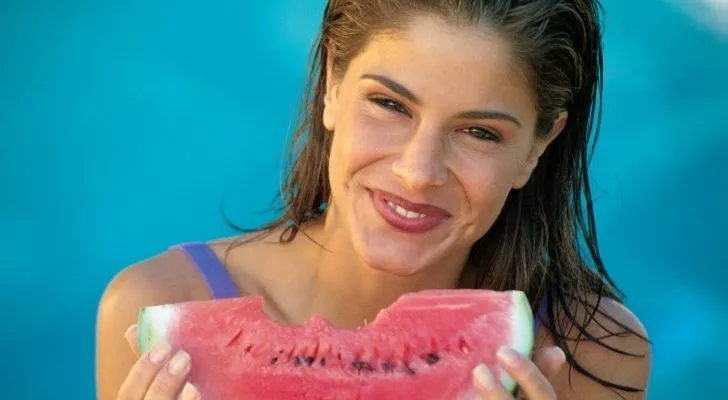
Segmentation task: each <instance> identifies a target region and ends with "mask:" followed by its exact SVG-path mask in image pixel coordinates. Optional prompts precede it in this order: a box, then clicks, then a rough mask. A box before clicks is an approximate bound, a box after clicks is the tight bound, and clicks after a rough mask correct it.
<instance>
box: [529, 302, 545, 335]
mask: <svg viewBox="0 0 728 400" xmlns="http://www.w3.org/2000/svg"><path fill="white" fill-rule="evenodd" d="M547 311H548V301H547V297H546V296H544V298H543V299H542V300H541V303H540V304H539V306H538V309H537V310H536V314H535V315H534V316H533V317H534V318H533V334H534V335H535V334H536V333H537V332H538V328H540V327H541V324H542V323H543V319H544V317H545V316H546V312H547Z"/></svg>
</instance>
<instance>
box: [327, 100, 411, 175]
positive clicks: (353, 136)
mask: <svg viewBox="0 0 728 400" xmlns="http://www.w3.org/2000/svg"><path fill="white" fill-rule="evenodd" d="M407 129H408V128H407V127H406V126H404V124H401V123H396V122H394V123H393V122H392V121H386V120H382V119H380V118H375V117H373V116H372V115H369V114H368V113H367V112H366V111H363V110H357V109H354V110H352V111H350V112H348V113H347V114H344V115H342V119H341V123H340V124H338V125H337V129H336V133H335V134H334V143H333V147H332V154H331V168H332V169H341V170H342V171H341V173H342V174H343V175H346V176H342V178H344V179H346V178H347V177H348V176H351V175H353V174H355V173H356V172H358V171H359V170H361V169H363V168H365V167H367V166H369V165H371V164H374V163H376V162H377V161H379V160H381V159H383V158H386V157H388V156H389V155H391V154H393V152H394V150H393V149H396V148H397V143H399V141H400V140H401V138H402V137H405V135H406V132H407Z"/></svg>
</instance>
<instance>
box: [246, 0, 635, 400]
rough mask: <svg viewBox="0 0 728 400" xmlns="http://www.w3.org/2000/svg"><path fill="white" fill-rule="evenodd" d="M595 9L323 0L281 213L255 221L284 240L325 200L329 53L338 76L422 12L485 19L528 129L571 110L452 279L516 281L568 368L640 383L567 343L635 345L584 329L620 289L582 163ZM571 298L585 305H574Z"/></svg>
mask: <svg viewBox="0 0 728 400" xmlns="http://www.w3.org/2000/svg"><path fill="white" fill-rule="evenodd" d="M600 14H601V5H600V4H599V2H598V0H329V2H328V4H327V5H326V8H325V11H324V16H323V22H322V25H321V29H320V32H319V35H318V37H317V39H316V42H315V44H314V48H313V53H312V66H311V70H310V76H309V80H308V82H307V86H306V90H305V93H304V99H303V102H302V108H301V113H300V115H299V121H298V126H297V129H296V130H295V132H294V134H293V137H292V141H291V143H290V145H291V148H290V150H291V152H290V159H289V162H290V164H289V165H288V169H287V171H288V175H287V176H286V180H285V182H284V185H283V187H282V192H281V194H280V195H281V197H280V202H281V207H280V210H279V211H280V216H279V217H278V218H276V219H275V220H274V221H272V222H270V223H269V224H266V225H264V226H263V227H261V228H260V229H259V230H258V231H259V232H262V231H270V230H274V229H278V228H283V233H282V234H281V236H280V241H281V242H284V243H285V242H290V241H292V240H293V239H294V238H295V237H296V235H297V234H298V233H299V232H303V231H301V226H302V225H303V224H304V223H306V222H308V221H312V220H315V219H317V218H319V217H321V216H323V215H324V214H325V212H326V204H327V202H328V201H329V200H330V199H329V197H330V196H331V188H330V184H329V168H328V162H329V154H330V149H331V140H332V135H330V134H329V133H328V132H327V131H326V128H325V127H324V125H323V121H322V114H323V107H324V95H325V92H326V77H327V73H326V72H327V63H328V62H331V63H332V65H333V72H334V74H335V75H337V76H339V77H340V76H342V75H343V74H344V73H345V71H346V70H347V67H348V66H349V64H350V62H351V61H352V59H353V58H354V57H355V56H356V55H357V54H358V53H359V52H361V51H362V50H363V49H364V48H365V47H366V46H367V44H368V43H370V41H371V40H372V39H373V38H374V37H375V36H376V35H378V34H384V33H388V32H390V33H396V32H398V31H404V30H406V29H407V25H408V24H409V23H411V21H412V19H413V18H414V17H417V16H421V15H427V16H432V17H435V18H440V19H442V20H444V21H447V22H449V23H452V24H455V25H458V26H474V27H482V29H484V30H487V31H488V32H494V33H496V34H498V35H499V36H500V37H502V38H504V39H505V40H506V41H507V42H508V43H509V45H510V46H511V49H512V51H513V55H514V59H515V60H516V63H517V65H518V67H519V69H520V71H521V72H522V73H523V75H524V77H525V78H526V79H527V82H528V83H529V84H530V88H531V90H532V94H533V96H534V99H535V100H536V101H535V103H536V104H537V112H538V119H537V124H536V132H535V135H536V136H537V137H538V136H543V135H547V134H548V133H549V132H550V131H551V130H552V127H553V124H554V121H555V119H556V118H557V116H558V115H559V113H560V112H562V111H567V112H568V120H567V123H566V125H565V127H564V129H563V131H562V132H561V134H560V135H558V137H557V138H556V139H555V140H554V141H553V142H552V143H551V144H550V145H549V146H548V148H547V150H546V151H545V153H544V154H543V155H542V157H541V158H540V160H539V163H538V166H537V167H536V169H535V170H534V171H533V174H532V176H531V178H530V180H529V181H528V183H527V184H526V185H525V186H524V187H522V188H521V189H517V190H512V191H511V193H510V194H509V196H508V198H507V200H506V203H505V206H504V207H503V209H502V211H501V214H500V215H499V216H498V218H497V220H496V221H495V223H494V225H493V226H492V227H491V229H489V231H488V232H487V233H486V234H485V235H484V236H483V237H482V238H481V239H480V240H478V241H477V242H476V243H475V245H474V246H473V248H472V250H471V252H470V255H469V260H468V263H467V265H466V266H465V269H464V271H463V275H462V277H463V278H462V279H461V282H460V286H461V287H476V288H488V289H493V290H522V291H524V292H525V293H526V294H527V295H528V297H529V299H531V301H532V307H534V309H535V308H536V307H537V306H538V304H539V302H540V300H541V299H545V300H546V306H547V307H546V309H547V312H546V316H547V318H546V321H545V322H544V326H545V327H547V329H548V331H549V332H550V335H551V337H552V338H553V340H554V342H555V343H556V345H558V346H559V347H561V348H562V349H563V350H564V351H565V352H566V356H567V361H568V363H569V365H570V367H571V368H572V369H575V370H577V371H579V372H580V373H582V374H584V375H586V376H588V377H590V378H591V379H594V380H595V381H597V382H599V383H600V384H602V385H605V386H607V387H610V388H612V389H614V390H615V391H617V392H619V391H626V392H638V391H643V390H644V388H632V387H626V386H622V385H619V384H618V383H614V382H609V381H606V380H603V379H601V378H599V377H597V376H595V375H594V374H592V373H590V372H589V371H588V370H587V369H586V368H585V367H584V366H582V365H580V364H579V362H578V360H577V359H576V358H575V357H574V354H572V353H571V352H570V350H569V347H568V346H567V345H566V344H567V342H570V341H574V340H576V341H577V343H578V341H581V340H587V341H591V342H594V343H597V344H599V345H601V346H604V347H607V348H609V349H610V350H612V351H615V352H618V353H620V354H624V355H629V356H634V357H640V356H643V355H640V354H631V353H627V352H624V351H622V350H620V349H617V348H614V347H610V346H609V345H608V344H607V343H605V342H604V340H603V339H605V337H603V336H602V337H599V338H597V337H594V336H593V335H592V334H590V332H589V331H588V330H587V326H589V324H590V323H592V321H593V320H594V318H595V316H596V314H597V313H601V311H600V310H599V309H598V304H599V301H600V300H601V299H602V298H603V297H607V298H612V299H615V300H618V301H622V300H623V294H622V293H621V292H620V291H619V290H618V288H617V287H616V285H615V284H614V282H613V281H612V279H611V278H610V277H609V274H608V273H607V271H606V269H605V268H604V263H603V261H602V257H601V256H600V252H599V247H598V244H597V232H596V227H595V221H594V211H593V205H592V194H591V188H590V183H589V173H588V166H589V158H590V154H591V152H592V151H593V145H594V144H595V143H596V138H597V136H598V127H599V121H600V108H599V105H600V104H599V101H600V99H601V89H602V32H601V27H600V19H599V17H600ZM304 234H305V232H304ZM466 277H467V278H466ZM594 295H596V297H597V300H596V301H594V300H593V298H594ZM576 307H582V308H585V309H586V310H587V311H588V312H587V313H586V315H585V316H583V317H582V316H580V315H577V313H576V312H575V309H576ZM602 315H603V316H604V317H606V318H609V317H608V316H606V315H605V314H602ZM612 321H613V322H616V323H617V324H618V325H620V326H621V328H623V329H624V331H622V332H610V335H608V336H607V337H609V336H617V335H621V334H623V333H624V332H629V333H633V334H636V332H634V331H633V330H631V329H629V328H628V327H626V326H624V325H622V324H620V323H619V322H617V321H614V320H613V319H612ZM597 323H599V322H597ZM573 330H575V331H576V336H574V335H573V334H572V331H573ZM640 337H641V336H640ZM643 339H645V340H647V339H646V338H643Z"/></svg>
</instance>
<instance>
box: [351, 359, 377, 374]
mask: <svg viewBox="0 0 728 400" xmlns="http://www.w3.org/2000/svg"><path fill="white" fill-rule="evenodd" d="M351 366H352V367H354V369H355V370H357V371H359V372H372V371H374V368H372V366H371V364H369V363H368V362H366V361H361V360H357V361H354V362H353V363H351Z"/></svg>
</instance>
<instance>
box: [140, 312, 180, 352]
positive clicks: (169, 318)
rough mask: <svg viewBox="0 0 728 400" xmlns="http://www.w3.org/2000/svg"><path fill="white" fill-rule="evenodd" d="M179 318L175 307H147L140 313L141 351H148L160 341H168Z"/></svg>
mask: <svg viewBox="0 0 728 400" xmlns="http://www.w3.org/2000/svg"><path fill="white" fill-rule="evenodd" d="M178 317H179V308H178V307H176V306H175V305H164V306H158V307H146V308H143V309H142V310H141V311H140V312H139V326H138V329H139V330H138V331H139V351H141V352H142V353H144V352H146V351H148V350H149V349H150V348H151V347H152V346H154V345H155V344H156V343H157V342H158V341H159V340H160V339H166V338H167V337H168V334H169V330H170V328H171V327H172V326H174V325H175V323H176V321H177V319H178Z"/></svg>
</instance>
